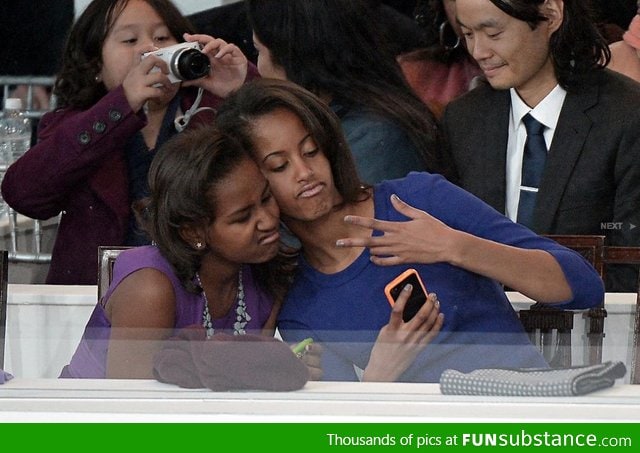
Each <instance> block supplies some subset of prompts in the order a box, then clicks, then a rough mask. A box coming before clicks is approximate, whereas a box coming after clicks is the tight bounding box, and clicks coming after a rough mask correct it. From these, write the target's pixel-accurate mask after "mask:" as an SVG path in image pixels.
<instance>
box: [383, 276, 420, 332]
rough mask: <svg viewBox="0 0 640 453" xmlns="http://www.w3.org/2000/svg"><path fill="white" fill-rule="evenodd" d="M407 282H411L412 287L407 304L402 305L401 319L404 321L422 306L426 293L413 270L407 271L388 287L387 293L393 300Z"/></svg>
mask: <svg viewBox="0 0 640 453" xmlns="http://www.w3.org/2000/svg"><path fill="white" fill-rule="evenodd" d="M408 283H411V286H412V287H413V289H412V290H411V295H410V296H409V300H408V301H407V304H406V305H405V307H404V311H403V312H402V319H403V320H404V321H405V322H407V321H409V320H410V319H411V318H413V317H414V316H415V315H416V313H417V312H418V310H420V307H422V306H423V305H424V303H425V302H426V301H427V295H426V293H425V292H424V287H423V285H422V283H421V282H420V279H419V277H418V274H417V273H415V272H411V273H409V274H408V275H407V276H406V277H404V278H403V279H402V280H400V281H399V282H398V283H396V284H394V285H393V286H392V287H391V288H389V295H390V296H391V297H392V299H393V301H395V300H396V299H397V298H398V296H399V295H400V292H401V291H402V289H403V288H404V287H405V286H406V285H407V284H408ZM390 302H391V301H390Z"/></svg>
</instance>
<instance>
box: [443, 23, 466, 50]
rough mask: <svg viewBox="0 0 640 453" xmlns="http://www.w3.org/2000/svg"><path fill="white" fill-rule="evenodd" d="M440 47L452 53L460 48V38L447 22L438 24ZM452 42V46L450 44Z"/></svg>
mask: <svg viewBox="0 0 640 453" xmlns="http://www.w3.org/2000/svg"><path fill="white" fill-rule="evenodd" d="M439 31H440V33H439V36H440V45H441V46H442V47H443V48H444V49H445V50H448V51H452V50H455V49H457V48H458V47H460V44H462V41H460V36H458V35H457V34H456V31H455V30H454V29H453V26H452V25H451V24H450V23H449V21H448V20H445V21H443V22H442V23H441V24H440V29H439ZM453 36H455V41H453ZM452 41H453V44H452V43H451V42H452Z"/></svg>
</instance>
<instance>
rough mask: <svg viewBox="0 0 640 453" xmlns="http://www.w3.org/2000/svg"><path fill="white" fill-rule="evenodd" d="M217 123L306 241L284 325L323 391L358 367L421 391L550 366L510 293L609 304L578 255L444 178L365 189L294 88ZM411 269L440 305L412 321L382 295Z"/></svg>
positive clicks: (321, 114) (265, 90) (275, 89)
mask: <svg viewBox="0 0 640 453" xmlns="http://www.w3.org/2000/svg"><path fill="white" fill-rule="evenodd" d="M216 123H217V125H218V127H219V128H220V129H221V130H222V131H223V132H225V133H227V134H229V135H231V136H233V137H235V138H237V139H238V140H241V142H242V144H243V147H245V148H247V149H249V150H250V152H251V153H252V155H253V157H254V159H255V160H256V162H257V163H258V165H259V166H260V169H261V170H262V173H263V174H264V175H265V176H266V178H267V180H268V181H269V185H270V187H271V190H272V193H273V196H274V198H275V199H276V201H277V202H278V205H279V207H280V215H281V219H282V222H284V223H285V224H286V226H287V227H288V228H289V230H291V231H292V232H293V234H295V235H296V236H297V237H298V238H299V240H300V243H301V248H300V251H299V254H300V256H299V260H298V269H297V270H296V274H295V276H294V281H293V284H292V287H291V288H290V290H289V292H288V293H287V297H286V300H285V302H284V304H283V306H282V309H281V311H280V314H279V316H278V323H277V326H278V330H279V332H280V333H281V335H282V337H283V338H284V339H285V341H299V339H302V338H306V337H312V338H313V339H314V341H316V342H318V343H321V344H322V346H323V354H322V369H323V379H326V380H355V379H357V378H358V374H357V372H356V370H355V369H354V366H355V367H357V368H359V369H362V370H364V371H363V374H362V379H363V380H365V381H369V380H371V381H396V380H399V381H416V382H437V381H438V379H439V377H440V374H441V373H442V371H444V370H445V369H447V368H453V369H457V370H460V371H463V372H467V371H470V370H473V369H477V368H491V367H501V368H502V367H508V368H512V367H540V366H543V367H544V366H546V362H545V361H544V359H543V358H542V356H541V355H540V353H539V351H537V350H536V348H535V347H534V346H533V345H532V344H531V343H530V342H529V340H528V337H527V335H526V334H525V333H524V330H523V328H522V325H521V324H520V322H519V320H518V317H517V314H516V312H515V311H514V309H513V308H512V306H511V304H510V303H509V301H508V299H507V297H506V295H505V293H504V290H503V287H502V285H507V286H509V287H511V288H514V289H515V290H516V291H520V292H521V293H523V294H526V295H527V296H528V297H531V298H533V299H534V300H537V301H540V302H543V303H548V304H552V305H553V306H557V307H563V308H588V307H593V306H597V305H598V304H600V303H601V301H602V299H603V297H604V289H603V283H602V280H601V279H600V277H599V275H598V274H597V273H596V271H595V269H593V267H592V266H591V265H590V264H589V263H588V262H587V261H586V260H585V259H584V258H583V257H582V256H580V255H579V254H578V253H576V252H574V251H572V250H569V249H566V248H565V247H562V246H560V245H559V244H557V243H555V242H554V241H551V240H549V239H546V238H542V237H539V236H537V235H536V234H534V233H532V232H531V231H530V230H528V229H527V228H525V227H524V226H522V225H519V224H517V223H514V222H512V221H510V220H509V219H508V218H506V217H504V216H503V215H501V214H499V213H498V212H496V211H495V210H494V209H492V208H491V207H489V206H488V205H486V204H485V203H484V202H482V201H480V200H479V199H477V198H476V197H474V196H472V195H470V194H469V193H467V192H465V191H464V190H462V189H460V188H459V187H457V186H455V185H454V184H452V183H450V182H448V181H447V180H446V179H445V178H443V177H442V176H441V175H434V174H430V173H426V172H412V173H410V174H409V175H408V176H406V177H405V178H401V179H396V180H392V181H383V182H381V183H379V184H376V185H374V186H369V185H366V184H364V183H363V182H362V181H361V180H360V179H359V178H358V176H357V172H356V167H355V165H354V162H353V159H352V156H351V153H350V152H349V145H348V144H347V141H346V138H345V136H344V134H343V132H342V129H341V126H340V122H339V119H338V117H337V116H336V115H335V114H334V113H333V112H332V111H331V110H330V109H329V108H328V107H327V105H326V104H325V103H323V102H322V101H321V100H320V99H319V98H318V97H317V96H315V95H313V94H312V93H310V92H309V91H307V90H305V89H303V88H302V87H300V86H299V85H296V84H293V83H291V82H288V81H283V80H273V79H261V80H257V81H252V82H250V83H248V84H246V85H244V86H243V87H241V88H240V89H239V90H237V91H236V92H234V94H232V95H231V96H230V97H228V98H227V99H226V100H225V102H224V104H223V105H222V106H221V108H220V110H219V111H218V116H217V117H216ZM409 268H414V269H416V270H417V272H418V273H419V275H420V276H421V277H422V279H423V280H424V284H425V285H426V288H427V290H428V291H429V292H431V293H432V294H431V295H430V296H429V297H427V300H426V302H425V304H424V305H423V306H422V308H420V310H419V311H418V312H417V314H416V315H415V316H414V317H413V318H412V319H411V320H409V321H407V322H404V321H403V319H402V310H401V308H399V307H398V306H397V304H396V305H395V306H394V308H393V309H392V308H391V306H390V304H389V302H387V300H386V297H385V294H384V287H385V285H386V284H387V283H388V282H390V281H392V280H393V279H395V277H397V276H398V275H399V274H401V273H402V272H403V271H405V270H407V269H409ZM408 292H410V288H405V293H408ZM433 293H435V294H437V297H436V296H434V294H433ZM438 301H439V302H438Z"/></svg>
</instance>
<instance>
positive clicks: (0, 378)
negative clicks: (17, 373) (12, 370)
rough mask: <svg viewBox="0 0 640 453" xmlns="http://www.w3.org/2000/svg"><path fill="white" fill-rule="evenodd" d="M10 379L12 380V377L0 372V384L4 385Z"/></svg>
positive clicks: (2, 371)
mask: <svg viewBox="0 0 640 453" xmlns="http://www.w3.org/2000/svg"><path fill="white" fill-rule="evenodd" d="M11 379H13V375H12V374H9V373H7V372H6V371H4V370H0V384H4V383H5V382H7V381H10V380H11Z"/></svg>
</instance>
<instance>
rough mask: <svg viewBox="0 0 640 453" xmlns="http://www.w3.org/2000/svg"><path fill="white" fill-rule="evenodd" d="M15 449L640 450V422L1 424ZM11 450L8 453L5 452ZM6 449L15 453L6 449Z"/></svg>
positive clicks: (5, 440)
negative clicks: (639, 447) (639, 448)
mask: <svg viewBox="0 0 640 453" xmlns="http://www.w3.org/2000/svg"><path fill="white" fill-rule="evenodd" d="M0 439H2V444H3V445H5V446H12V448H13V450H14V451H34V450H36V449H37V450H44V451H47V452H55V451H65V452H70V451H87V450H97V451H110V450H113V449H117V450H114V453H121V452H123V451H138V452H141V451H144V452H149V451H151V452H165V451H185V449H189V448H193V449H197V451H215V452H225V453H226V452H242V453H244V452H260V451H268V452H271V451H275V452H278V453H281V452H296V453H301V452H302V453H306V452H307V451H309V452H316V451H323V452H324V451H366V452H369V451H371V452H379V451H385V452H388V451H403V452H414V451H422V452H424V451H447V452H450V451H471V450H472V449H473V451H474V452H477V451H495V450H503V451H506V450H507V449H511V450H513V449H518V450H520V449H524V450H536V451H558V452H561V451H562V452H563V453H564V452H565V451H584V450H592V451H593V450H602V449H607V450H612V451H637V450H638V446H639V445H640V424H614V423H576V424H571V423H568V424H565V423H530V424H520V423H517V424H516V423H514V424H498V423H489V424H484V423H461V424H453V423H442V424H438V423H433V424H426V423H371V424H363V423H216V424H211V423H181V424H174V423H157V424H147V423H126V424H117V423H106V424H94V423H86V424H68V423H55V424H11V423H5V424H0ZM3 450H4V449H3ZM4 451H9V449H8V448H7V449H6V450H4Z"/></svg>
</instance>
